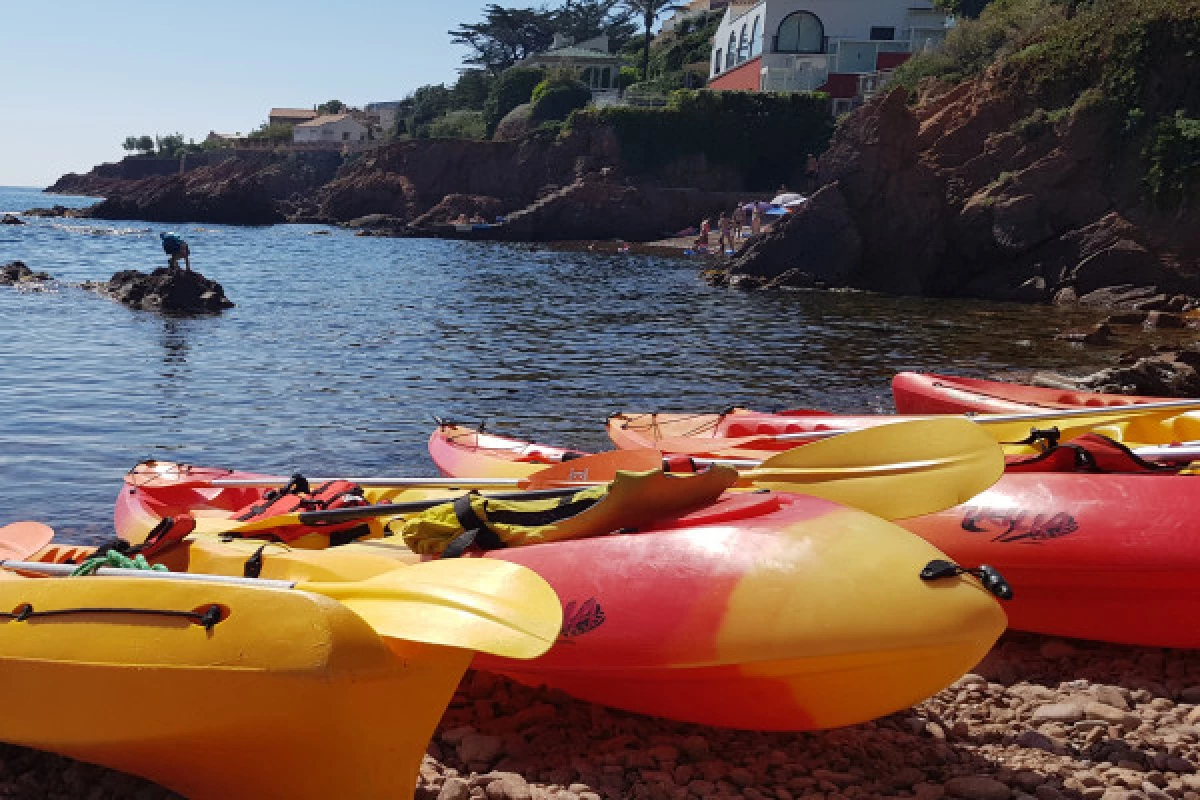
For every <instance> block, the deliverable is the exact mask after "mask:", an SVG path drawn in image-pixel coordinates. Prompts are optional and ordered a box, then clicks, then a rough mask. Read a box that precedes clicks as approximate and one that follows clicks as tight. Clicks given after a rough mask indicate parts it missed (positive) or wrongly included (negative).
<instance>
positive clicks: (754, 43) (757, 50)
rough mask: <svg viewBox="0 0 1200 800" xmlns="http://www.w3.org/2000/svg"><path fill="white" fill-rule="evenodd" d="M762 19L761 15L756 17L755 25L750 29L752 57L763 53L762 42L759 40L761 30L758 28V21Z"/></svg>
mask: <svg viewBox="0 0 1200 800" xmlns="http://www.w3.org/2000/svg"><path fill="white" fill-rule="evenodd" d="M760 19H761V17H755V18H754V27H752V28H751V29H750V57H751V58H754V57H755V56H758V55H762V42H761V41H759V34H760V33H761V31H759V29H758V21H759V20H760Z"/></svg>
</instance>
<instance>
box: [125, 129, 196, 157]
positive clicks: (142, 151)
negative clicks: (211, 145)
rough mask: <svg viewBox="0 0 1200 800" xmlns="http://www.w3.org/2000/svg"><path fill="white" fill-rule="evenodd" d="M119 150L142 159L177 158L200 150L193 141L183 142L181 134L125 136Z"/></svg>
mask: <svg viewBox="0 0 1200 800" xmlns="http://www.w3.org/2000/svg"><path fill="white" fill-rule="evenodd" d="M121 149H123V150H125V151H126V152H128V153H129V154H130V155H136V156H140V157H143V158H178V157H179V156H181V155H183V154H184V153H192V152H199V151H200V150H201V149H202V148H201V146H200V145H198V144H196V143H195V142H194V141H188V142H185V141H184V138H183V134H182V133H170V134H167V135H165V136H159V135H157V134H156V135H154V136H150V135H148V134H143V135H141V136H126V137H125V141H123V142H122V143H121Z"/></svg>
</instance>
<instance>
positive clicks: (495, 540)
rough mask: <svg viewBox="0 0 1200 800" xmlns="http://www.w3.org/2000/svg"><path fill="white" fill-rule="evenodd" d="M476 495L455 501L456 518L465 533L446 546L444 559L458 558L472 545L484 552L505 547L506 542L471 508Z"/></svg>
mask: <svg viewBox="0 0 1200 800" xmlns="http://www.w3.org/2000/svg"><path fill="white" fill-rule="evenodd" d="M475 494H476V493H475V492H471V493H470V494H464V495H463V496H462V497H459V498H457V499H456V500H455V501H454V516H455V518H456V519H457V520H458V524H459V525H461V526H462V528H463V532H462V533H460V534H459V535H458V536H456V537H454V540H453V541H451V542H450V544H448V545H446V549H445V550H443V551H442V558H458V557H459V556H461V555H462V554H463V553H465V552H466V551H467V548H468V547H471V546H472V545H477V546H478V547H480V548H482V549H484V550H500V549H502V548H503V547H504V542H503V541H501V539H500V537H499V536H497V535H496V532H495V531H494V530H492V529H491V528H489V527H488V526H487V523H486V522H484V521H483V520H482V519H480V518H479V515H478V514H476V513H475V509H474V508H472V507H471V497H472V495H475Z"/></svg>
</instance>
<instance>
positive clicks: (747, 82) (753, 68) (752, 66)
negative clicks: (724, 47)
mask: <svg viewBox="0 0 1200 800" xmlns="http://www.w3.org/2000/svg"><path fill="white" fill-rule="evenodd" d="M761 66H762V58H752V59H750V60H749V61H746V62H744V63H742V65H741V66H738V67H734V68H733V69H731V70H729V71H728V72H723V73H721V74H720V75H718V76H717V77H716V78H714V79H712V80H711V81H709V82H708V88H710V89H721V90H724V91H737V90H741V91H751V92H757V91H758V90H759V88H760V85H761V76H760V75H759V68H760V67H761Z"/></svg>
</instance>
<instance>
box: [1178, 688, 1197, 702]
mask: <svg viewBox="0 0 1200 800" xmlns="http://www.w3.org/2000/svg"><path fill="white" fill-rule="evenodd" d="M1179 700H1180V702H1183V703H1200V686H1188V687H1187V688H1185V689H1183V690H1182V691H1180V693H1179Z"/></svg>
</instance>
